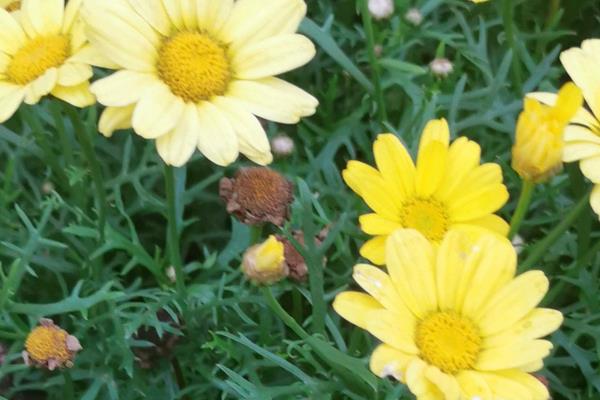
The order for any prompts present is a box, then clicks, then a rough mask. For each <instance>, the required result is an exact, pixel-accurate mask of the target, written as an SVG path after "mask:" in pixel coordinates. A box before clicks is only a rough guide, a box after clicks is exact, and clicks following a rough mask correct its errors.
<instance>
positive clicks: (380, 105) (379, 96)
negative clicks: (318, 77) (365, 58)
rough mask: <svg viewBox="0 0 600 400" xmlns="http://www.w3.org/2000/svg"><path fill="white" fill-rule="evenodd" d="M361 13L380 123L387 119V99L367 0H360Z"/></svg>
mask: <svg viewBox="0 0 600 400" xmlns="http://www.w3.org/2000/svg"><path fill="white" fill-rule="evenodd" d="M359 3H360V13H361V16H362V21H363V28H364V30H365V35H366V36H367V50H368V54H369V63H370V64H371V71H372V80H373V86H374V88H375V101H376V102H377V116H378V119H379V123H380V124H382V125H383V123H384V122H385V121H386V120H387V111H386V109H385V101H384V98H383V89H382V87H381V70H380V67H379V63H378V62H377V57H376V55H375V34H374V31H373V21H372V19H371V14H370V13H369V5H368V2H367V0H359Z"/></svg>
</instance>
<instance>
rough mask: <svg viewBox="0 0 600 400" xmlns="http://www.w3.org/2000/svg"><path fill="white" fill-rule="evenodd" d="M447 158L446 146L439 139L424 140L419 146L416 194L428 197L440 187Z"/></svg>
mask: <svg viewBox="0 0 600 400" xmlns="http://www.w3.org/2000/svg"><path fill="white" fill-rule="evenodd" d="M422 142H423V140H422ZM447 159H448V147H447V145H445V144H443V143H441V142H440V141H435V140H431V141H425V145H424V146H423V147H419V156H418V158H417V175H416V181H415V189H416V193H417V195H418V196H421V197H429V196H431V195H432V194H433V193H434V192H435V191H436V190H437V189H438V188H439V187H440V185H441V183H442V180H443V179H444V176H445V175H446V164H447Z"/></svg>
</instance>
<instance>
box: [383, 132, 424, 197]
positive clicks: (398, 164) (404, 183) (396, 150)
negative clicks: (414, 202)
mask: <svg viewBox="0 0 600 400" xmlns="http://www.w3.org/2000/svg"><path fill="white" fill-rule="evenodd" d="M373 153H374V154H375V161H376V163H377V168H378V169H379V171H381V176H382V177H383V179H384V180H385V181H386V182H387V183H388V184H389V186H390V187H391V188H393V189H394V192H395V193H397V195H398V198H399V200H403V199H406V198H407V197H409V196H412V195H413V194H414V191H415V174H416V170H415V165H414V163H413V161H412V159H411V157H410V154H408V151H407V150H406V148H405V147H404V146H403V145H402V143H401V142H400V139H398V138H397V137H396V136H395V135H392V134H391V133H387V134H381V135H379V136H377V140H376V141H375V143H374V144H373Z"/></svg>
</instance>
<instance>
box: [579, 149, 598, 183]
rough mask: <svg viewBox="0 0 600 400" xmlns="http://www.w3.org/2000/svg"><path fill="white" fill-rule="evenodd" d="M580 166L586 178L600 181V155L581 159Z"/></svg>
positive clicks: (596, 181)
mask: <svg viewBox="0 0 600 400" xmlns="http://www.w3.org/2000/svg"><path fill="white" fill-rule="evenodd" d="M579 167H580V168H581V172H582V173H583V175H585V177H586V178H588V179H589V180H590V181H592V182H594V183H600V155H598V156H594V157H590V158H586V159H585V160H581V162H580V163H579Z"/></svg>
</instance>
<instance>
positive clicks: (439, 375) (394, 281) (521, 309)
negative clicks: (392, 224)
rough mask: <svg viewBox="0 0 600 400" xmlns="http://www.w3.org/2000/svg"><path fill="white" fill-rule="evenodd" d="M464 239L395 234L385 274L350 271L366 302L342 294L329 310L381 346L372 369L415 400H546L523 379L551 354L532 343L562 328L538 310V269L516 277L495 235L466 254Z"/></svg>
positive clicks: (533, 382)
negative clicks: (439, 240) (394, 381)
mask: <svg viewBox="0 0 600 400" xmlns="http://www.w3.org/2000/svg"><path fill="white" fill-rule="evenodd" d="M465 240H466V238H465V237H464V236H463V233H462V232H456V231H455V232H450V233H448V234H447V235H446V237H445V238H444V240H443V241H442V243H441V244H440V246H439V248H438V249H435V248H434V246H433V245H432V243H430V242H429V241H428V240H427V239H426V238H425V237H424V236H423V235H421V234H420V233H419V232H417V231H415V230H412V229H402V230H399V231H397V232H395V233H394V234H393V235H392V236H391V237H390V239H389V240H388V241H387V248H386V265H387V269H388V272H389V275H388V274H386V273H385V272H383V271H382V270H381V269H380V268H377V267H374V266H370V265H357V266H356V267H354V280H355V281H356V282H357V283H358V284H359V285H360V286H361V287H362V288H363V289H364V290H365V291H366V292H367V293H368V294H364V293H360V292H343V293H340V294H339V295H338V296H337V297H336V299H335V301H334V303H333V307H334V309H335V310H336V312H337V313H338V314H340V315H341V316H342V317H343V318H345V319H346V320H348V321H350V322H351V323H353V324H355V325H357V326H359V327H360V328H363V329H366V330H367V331H369V332H370V333H371V334H373V335H374V336H375V337H377V338H378V339H379V340H381V341H382V342H383V343H382V344H381V345H379V347H377V348H376V349H375V352H374V353H373V354H372V356H371V362H370V366H371V370H372V371H373V372H374V373H375V374H377V375H379V376H381V377H388V376H389V377H393V378H395V379H397V380H399V381H401V382H404V383H406V384H407V385H408V387H409V389H410V390H411V392H412V393H414V394H415V395H416V396H417V399H419V400H425V399H427V400H467V399H468V400H472V399H481V400H484V399H485V400H492V399H494V400H496V399H497V400H501V399H505V400H509V399H510V400H517V399H530V400H548V398H549V394H548V390H547V389H546V387H545V386H544V385H543V384H542V383H541V382H540V381H539V380H538V379H536V378H535V377H533V376H532V375H531V373H532V372H534V371H538V370H540V369H541V368H542V367H543V359H544V358H545V357H546V356H547V355H548V354H549V353H550V350H551V349H552V343H550V342H549V341H546V340H541V339H540V338H542V337H544V336H546V335H548V334H550V333H552V332H554V331H555V330H556V329H558V327H559V326H560V324H561V323H562V320H563V318H562V314H561V313H560V312H558V311H555V310H551V309H544V308H536V306H537V305H538V304H539V302H540V301H541V300H542V298H543V297H544V295H545V294H546V292H547V290H548V279H547V278H546V277H545V275H544V273H543V272H541V271H529V272H526V273H524V274H522V275H520V276H518V277H515V269H516V261H517V256H516V253H515V250H514V248H513V246H512V245H511V243H510V242H509V241H508V240H507V239H505V238H502V237H500V236H499V235H483V236H482V237H480V238H479V240H478V241H477V242H476V245H475V246H473V247H470V246H469V247H470V249H471V250H470V251H469V250H466V249H467V248H468V247H467V246H465ZM468 241H470V239H469V240H467V242H468Z"/></svg>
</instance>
